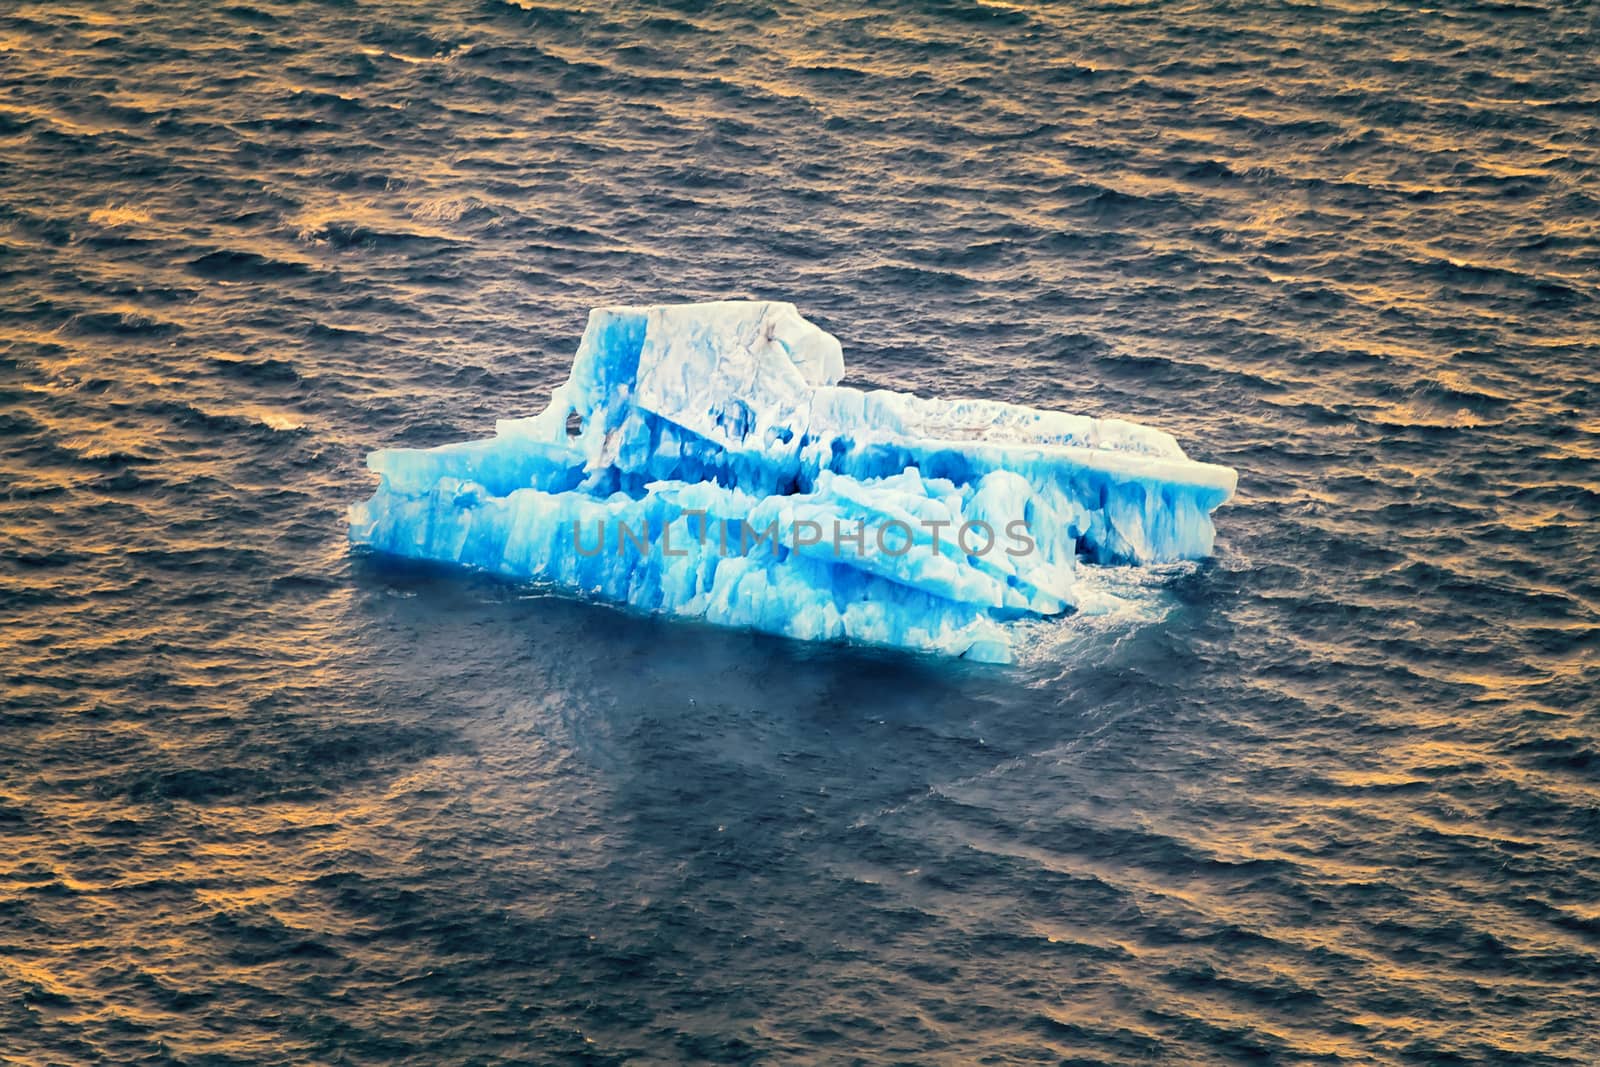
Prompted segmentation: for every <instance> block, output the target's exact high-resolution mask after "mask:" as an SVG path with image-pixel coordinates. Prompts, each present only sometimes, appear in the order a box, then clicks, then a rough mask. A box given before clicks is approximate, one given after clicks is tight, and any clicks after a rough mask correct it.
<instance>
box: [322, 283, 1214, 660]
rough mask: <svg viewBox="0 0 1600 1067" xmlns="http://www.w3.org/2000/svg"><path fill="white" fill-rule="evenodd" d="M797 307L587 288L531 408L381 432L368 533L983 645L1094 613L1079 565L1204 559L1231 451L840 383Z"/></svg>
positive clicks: (631, 594)
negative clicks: (572, 333) (385, 440)
mask: <svg viewBox="0 0 1600 1067" xmlns="http://www.w3.org/2000/svg"><path fill="white" fill-rule="evenodd" d="M843 373H844V357H843V354H842V352H841V350H840V346H839V342H838V341H837V340H836V339H835V338H834V337H833V336H832V335H830V334H828V333H826V332H825V331H823V330H822V329H820V328H818V327H817V326H816V325H814V324H812V323H810V322H808V321H806V320H805V319H804V318H802V317H801V316H800V314H799V312H798V311H796V309H795V307H794V306H793V305H792V304H787V303H780V302H743V301H739V302H733V301H730V302H723V303H712V304H685V305H669V306H659V307H648V308H646V307H607V308H596V309H595V310H594V311H592V312H591V313H590V315H589V323H588V327H587V329H586V330H585V331H584V335H583V340H582V342H581V343H580V345H579V347H578V353H577V356H576V357H575V359H574V361H573V367H572V374H571V377H570V378H569V379H568V380H567V382H566V383H565V384H564V385H562V386H561V387H559V388H558V389H557V390H556V391H555V393H554V395H553V396H552V397H551V402H550V405H549V406H548V407H547V408H546V409H545V410H544V412H543V413H542V414H539V415H536V416H533V417H531V418H525V419H510V420H502V421H500V422H499V423H498V424H497V426H496V431H495V436H494V437H493V438H490V439H488V440H483V441H472V442H466V443H462V444H454V445H445V446H442V447H439V448H431V449H403V448H393V449H383V450H380V451H377V452H374V453H372V454H371V455H370V456H368V458H367V465H368V466H369V467H370V468H372V469H373V470H374V471H377V472H378V473H379V474H380V475H381V479H380V481H379V485H378V489H377V492H376V493H375V494H374V495H373V496H372V498H371V499H370V500H367V501H365V502H363V503H360V504H356V505H355V506H353V507H352V508H351V510H350V538H351V540H352V541H354V542H356V543H358V544H362V545H367V546H370V547H372V548H373V549H376V550H378V551H381V552H386V553H392V554H396V555H401V556H409V557H414V558H418V559H428V560H438V561H443V562H448V563H458V564H463V565H467V566H471V567H477V568H481V569H484V570H487V571H492V572H495V573H498V574H503V575H508V576H513V577H517V578H526V579H532V580H535V581H538V582H541V583H546V584H549V585H551V586H554V587H556V588H558V589H561V590H564V591H566V592H569V593H571V594H573V595H577V596H586V597H596V598H600V599H604V600H608V601H613V602H618V603H625V604H628V605H632V606H633V607H635V608H639V609H643V610H646V611H652V612H660V613H666V614H672V615H680V616H691V617H696V618H702V619H706V620H709V621H711V622H715V623H720V624H723V625H728V626H740V627H748V628H754V629H757V630H763V631H767V632H770V633H776V634H785V635H788V636H790V637H796V638H802V639H806V640H849V641H856V642H863V643H869V644H879V645H890V646H898V647H903V648H909V649H917V650H926V651H935V652H941V653H945V654H950V655H958V656H967V657H970V658H975V659H982V660H989V661H1005V660H1008V659H1009V658H1010V656H1011V650H1012V635H1013V631H1014V629H1015V624H1016V623H1017V621H1018V620H1022V619H1027V618H1038V617H1041V616H1053V615H1061V614H1064V613H1066V612H1069V611H1073V610H1104V609H1105V608H1106V603H1105V596H1104V594H1103V593H1096V594H1093V595H1087V594H1085V593H1083V592H1082V591H1081V590H1080V583H1079V582H1078V576H1079V574H1080V568H1082V567H1085V566H1094V565H1100V564H1113V563H1126V564H1153V563H1163V562H1170V561H1175V560H1180V559H1196V558H1200V557H1203V556H1205V555H1208V554H1209V553H1210V551H1211V548H1212V542H1213V537H1214V530H1213V527H1212V524H1211V517H1210V516H1211V512H1212V511H1213V510H1214V509H1215V508H1216V507H1218V506H1219V505H1220V504H1222V503H1223V502H1224V501H1226V500H1227V499H1228V498H1229V497H1230V496H1231V495H1232V493H1233V489H1234V485H1235V481H1236V476H1235V473H1234V471H1233V470H1231V469H1229V468H1227V467H1219V466H1214V465H1210V464H1205V463H1196V462H1194V461H1192V460H1190V459H1189V458H1188V457H1186V456H1185V455H1184V453H1183V450H1182V449H1181V448H1179V447H1178V444H1177V442H1176V441H1175V440H1174V439H1173V438H1172V437H1171V436H1169V435H1168V434H1165V433H1162V432H1160V431H1158V430H1153V429H1150V428H1148V427H1144V426H1138V425H1135V424H1132V423H1128V422H1123V421H1121V420H1118V419H1092V418H1087V417H1085V416H1081V415H1069V414H1065V413H1062V412H1055V411H1042V410H1037V409H1034V408H1028V407H1022V406H1019V405H1015V404H1006V403H1001V402H998V401H992V400H927V399H922V398H919V397H915V396H911V395H909V394H905V393H896V392H890V391H886V390H873V391H863V390H859V389H853V388H850V387H847V386H841V385H838V384H837V382H838V380H839V379H840V377H841V376H842V375H843Z"/></svg>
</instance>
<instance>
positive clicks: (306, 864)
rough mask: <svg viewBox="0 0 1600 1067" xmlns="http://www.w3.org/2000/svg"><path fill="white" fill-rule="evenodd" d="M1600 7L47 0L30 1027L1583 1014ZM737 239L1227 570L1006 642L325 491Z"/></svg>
mask: <svg viewBox="0 0 1600 1067" xmlns="http://www.w3.org/2000/svg"><path fill="white" fill-rule="evenodd" d="M1596 27H1597V24H1596V19H1595V13H1594V9H1593V7H1592V5H1590V4H1587V3H1573V4H1556V3H1549V2H1531V0H1530V2H1526V3H1522V2H1519V3H1460V4H1446V5H1440V6H1439V7H1438V8H1427V9H1424V8H1410V9H1407V10H1387V9H1385V8H1384V7H1383V6H1382V5H1378V4H1367V3H1361V2H1350V3H1337V4H1330V5H1312V4H1303V3H1237V4H1228V5H1213V4H1204V3H1177V4H1155V3H1100V4H1090V5H1059V6H1058V5H1050V6H1043V5H1040V6H1032V5H1027V4H1010V3H998V2H996V3H987V2H985V3H978V2H969V0H941V2H931V3H923V4H915V5H912V4H900V5H897V4H888V3H884V4H864V5H859V6H847V5H838V4H831V3H819V4H812V3H805V4H798V5H795V4H772V5H770V6H768V5H764V4H760V3H757V4H752V5H735V4H729V3H720V2H717V0H676V2H656V3H649V4H640V5H633V4H629V5H622V4H611V3H605V2H601V3H595V4H592V5H582V6H574V7H571V8H563V7H560V6H557V5H554V4H548V5H547V4H544V3H535V2H525V3H506V2H504V0H475V2H466V0H448V2H444V0H441V2H438V3H430V4H426V5H424V4H396V3H366V2H345V3H301V4H290V3H287V2H284V3H272V2H265V0H244V2H241V3H236V4H233V5H231V6H230V5H211V4H200V3H193V2H164V3H156V2H153V0H143V2H124V0H106V2H95V3H90V2H87V0H85V2H80V3H51V4H35V3H21V4H18V3H15V2H12V3H7V4H4V5H0V441H3V446H4V447H3V449H0V664H3V667H4V677H5V686H4V690H3V694H0V835H3V837H0V844H3V846H4V853H3V855H0V1060H4V1061H5V1062H8V1063H10V1062H15V1063H25V1064H32V1063H66V1064H76V1063H88V1062H96V1061H102V1062H114V1063H182V1064H243V1063H273V1064H276V1063H285V1064H286V1063H317V1064H324V1063H348V1064H390V1063H405V1064H440V1063H477V1064H490V1063H512V1062H518V1063H521V1062H529V1063H568V1062H572V1063H596V1064H603V1063H623V1062H630V1063H632V1062H641V1063H672V1062H691V1061H701V1062H704V1061H709V1062H723V1063H756V1062H760V1063H789V1062H799V1061H814V1062H829V1063H833V1062H838V1063H847V1062H860V1063H948V1064H968V1063H995V1064H1009V1063H1030V1062H1051V1063H1057V1062H1071V1063H1083V1064H1087V1063H1117V1064H1120V1063H1148V1062H1165V1063H1182V1064H1205V1063H1218V1064H1223V1063H1240V1062H1268V1063H1322V1064H1328V1063H1350V1064H1369V1063H1385V1064H1387V1063H1397V1064H1399V1063H1403V1064H1517V1063H1528V1064H1557V1063H1570V1064H1592V1063H1595V1062H1600V1037H1597V1027H1600V1024H1597V1022H1596V1020H1597V1019H1600V657H1597V633H1600V468H1597V459H1600V416H1597V414H1596V412H1597V410H1600V369H1597V368H1600V328H1597V322H1600V62H1597V60H1600V36H1597V28H1596ZM737 296H745V297H767V298H778V299H788V300H792V301H794V302H795V303H797V304H798V305H799V306H800V308H801V310H802V311H803V312H804V313H805V314H807V315H808V316H809V317H811V318H813V319H814V320H816V321H818V322H819V323H821V324H822V325H824V326H825V327H826V328H828V329H829V330H831V331H833V332H834V333H836V334H837V335H838V336H839V337H840V338H841V339H842V341H843V342H844V345H845V350H846V356H847V359H848V360H849V361H850V364H851V368H852V369H851V373H850V378H849V381H850V382H851V383H852V384H857V385H863V386H876V387H888V388H894V389H906V390H912V391H916V392H919V393H922V394H925V395H957V394H973V395H981V396H990V397H997V398H1002V399H1007V400H1014V401H1021V402H1025V403H1030V404H1036V405H1041V406H1046V407H1059V408H1063V409H1067V410H1073V411H1081V412H1085V413H1088V414H1093V415H1121V416H1126V417H1130V418H1134V419H1138V420H1141V421H1145V422H1149V423H1151V424H1154V425H1156V426H1159V427H1161V428H1163V429H1166V430H1168V431H1170V432H1172V433H1174V434H1176V435H1177V436H1178V438H1179V439H1180V440H1181V441H1182V442H1183V443H1184V444H1185V446H1186V447H1187V448H1188V450H1189V452H1190V454H1191V455H1193V456H1194V457H1195V458H1198V459H1203V460H1207V461H1212V462H1220V463H1226V464H1229V465H1232V466H1234V467H1237V468H1238V470H1239V472H1240V483H1241V491H1240V495H1239V497H1238V499H1237V500H1236V501H1235V503H1233V504H1232V505H1230V506H1229V507H1227V508H1225V509H1223V510H1222V511H1221V512H1220V513H1219V515H1218V526H1219V532H1220V536H1219V542H1218V551H1217V555H1216V558H1215V559H1213V560H1211V561H1209V562H1207V563H1206V564H1204V565H1200V566H1195V567H1189V568H1180V569H1175V570H1173V571H1170V572H1165V573H1159V574H1145V573H1139V574H1130V573H1125V572H1111V573H1106V574H1104V575H1102V576H1101V580H1104V581H1106V582H1109V583H1117V585H1118V588H1121V589H1124V590H1126V589H1128V588H1130V587H1135V586H1136V587H1138V589H1139V594H1140V595H1139V600H1138V603H1139V609H1138V610H1137V611H1136V612H1132V613H1128V614H1125V615H1122V616H1119V617H1115V618H1111V619H1104V620H1098V621H1094V622H1085V621H1080V620H1073V619H1069V620H1065V621H1062V622H1058V623H1055V624H1050V625H1044V626H1040V627H1038V630H1037V633H1036V635H1035V636H1034V639H1033V640H1032V642H1031V643H1030V645H1029V648H1028V650H1027V653H1026V655H1025V656H1024V657H1023V662H1021V663H1020V664H1018V665H1016V666H1012V667H1006V668H984V667H974V666H969V665H963V664H960V663H950V662H943V661H939V660H932V659H927V658H920V657H913V656H906V655H896V654H890V653H875V652H864V651H852V650H846V649H837V648H815V647H807V646H802V645H796V644H792V643H788V642H785V641H781V640H775V639H767V638H761V637H755V636H750V635H745V634H740V633H732V632H725V631H720V630H715V629H711V628H708V627H703V626H696V625H687V624H684V625H677V624H668V623H662V622H657V621H652V620H648V619H641V618H638V617H634V616H630V615H627V614H624V613H620V612H617V611H613V610H609V609H606V608H601V607H594V606H588V605H583V604H577V603H571V602H567V601H563V600H559V599H554V598H551V597H549V596H546V595H543V594H542V593H541V592H539V591H538V590H535V589H528V588H523V587H518V586H516V585H511V584H506V583H500V582H494V581H490V580H487V579H484V578H481V577H474V576H472V575H469V574H462V573H453V572H449V571H443V570H435V569H427V568H420V567H416V566H406V565H402V564H399V563H396V562H393V561H386V560H383V559H380V558H374V557H369V556H362V555H360V554H353V553H352V552H351V551H350V550H349V549H348V547H347V545H346V542H345V533H344V508H345V506H346V505H347V504H348V503H349V502H350V501H352V500H355V499H358V498H360V497H363V496H365V495H367V494H368V493H369V492H370V490H371V487H372V482H371V475H370V474H369V473H368V472H367V471H366V470H365V469H364V468H363V465H362V461H363V457H364V455H365V453H366V452H367V451H368V450H371V449H374V448H378V447H383V446H390V445H430V444H437V443H442V442H446V441H454V440H461V439H465V438H469V437H475V436H483V435H485V434H487V433H488V432H490V430H491V427H492V423H493V420H494V418H496V417H497V416H514V415H521V414H527V413H531V412H533V411H536V410H538V409H539V408H540V407H541V406H542V405H543V401H544V397H545V395H546V394H547V393H548V391H549V390H550V389H551V388H552V387H553V386H554V385H555V384H557V383H558V382H559V381H560V380H561V379H562V378H563V377H564V376H565V372H566V368H567V366H568V364H569V362H570V358H571V354H572V351H573V349H574V347H575V345H576V341H577V337H578V335H579V333H580V332H581V329H582V325H583V321H584V315H585V312H586V310H587V308H588V307H590V306H591V305H594V304H599V303H608V302H618V301H634V302H649V301H676V300H691V299H707V298H715V297H737Z"/></svg>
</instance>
